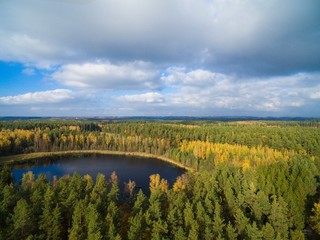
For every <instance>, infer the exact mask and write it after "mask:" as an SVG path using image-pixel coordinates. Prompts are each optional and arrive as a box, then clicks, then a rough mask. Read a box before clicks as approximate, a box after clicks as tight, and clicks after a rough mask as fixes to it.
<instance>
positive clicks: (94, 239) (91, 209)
mask: <svg viewBox="0 0 320 240" xmlns="http://www.w3.org/2000/svg"><path fill="white" fill-rule="evenodd" d="M86 222H87V229H88V240H101V239H103V238H102V226H101V217H100V215H99V213H98V211H97V209H96V207H95V206H94V205H93V204H91V203H90V204H89V206H88V208H87V212H86Z"/></svg>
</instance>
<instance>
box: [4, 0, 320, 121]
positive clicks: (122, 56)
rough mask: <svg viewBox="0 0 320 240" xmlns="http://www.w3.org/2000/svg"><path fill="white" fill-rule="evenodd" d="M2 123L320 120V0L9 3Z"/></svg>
mask: <svg viewBox="0 0 320 240" xmlns="http://www.w3.org/2000/svg"><path fill="white" fill-rule="evenodd" d="M0 16H1V21H0V84H1V87H0V116H141V115H148V116H182V115H185V116H243V115H250V116H275V117H277V116H278V117H280V116H291V117H295V116H301V117H320V44H319V42H320V24H319V22H320V1H318V0H305V1H301V0H283V1H278V0H265V1H257V0H181V1H175V0H174V1H172V0H154V1H149V0H136V1H132V0H65V1H62V0H41V1H40V0H28V1H22V0H1V1H0Z"/></svg>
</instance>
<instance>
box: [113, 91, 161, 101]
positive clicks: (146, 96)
mask: <svg viewBox="0 0 320 240" xmlns="http://www.w3.org/2000/svg"><path fill="white" fill-rule="evenodd" d="M117 99H118V100H120V101H124V102H139V103H163V102H165V99H164V97H163V96H162V95H161V94H160V93H157V92H148V93H143V94H132V95H123V96H120V97H118V98H117Z"/></svg>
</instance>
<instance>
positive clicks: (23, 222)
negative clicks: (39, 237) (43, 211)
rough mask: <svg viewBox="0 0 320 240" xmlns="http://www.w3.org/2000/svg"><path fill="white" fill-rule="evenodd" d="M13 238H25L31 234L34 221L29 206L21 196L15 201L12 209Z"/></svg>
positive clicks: (34, 224) (34, 225)
mask: <svg viewBox="0 0 320 240" xmlns="http://www.w3.org/2000/svg"><path fill="white" fill-rule="evenodd" d="M12 219H13V231H12V234H11V236H12V237H13V239H26V238H27V237H28V236H30V235H32V233H33V231H34V229H35V227H36V223H35V222H34V218H33V212H32V208H31V206H30V205H29V204H28V203H27V201H26V200H24V199H23V198H22V199H20V200H19V201H18V202H17V205H16V206H15V208H14V210H13V216H12Z"/></svg>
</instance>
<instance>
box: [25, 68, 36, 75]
mask: <svg viewBox="0 0 320 240" xmlns="http://www.w3.org/2000/svg"><path fill="white" fill-rule="evenodd" d="M22 73H23V74H24V75H29V76H32V75H35V74H36V72H35V70H34V69H33V68H25V69H23V70H22Z"/></svg>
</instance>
